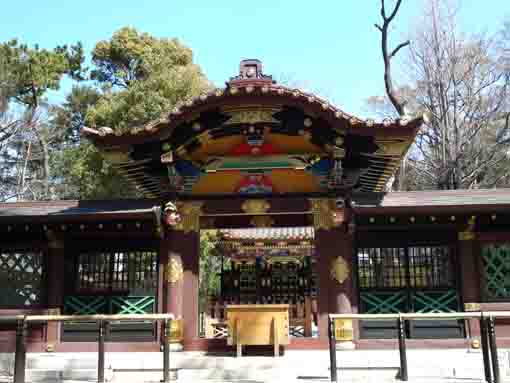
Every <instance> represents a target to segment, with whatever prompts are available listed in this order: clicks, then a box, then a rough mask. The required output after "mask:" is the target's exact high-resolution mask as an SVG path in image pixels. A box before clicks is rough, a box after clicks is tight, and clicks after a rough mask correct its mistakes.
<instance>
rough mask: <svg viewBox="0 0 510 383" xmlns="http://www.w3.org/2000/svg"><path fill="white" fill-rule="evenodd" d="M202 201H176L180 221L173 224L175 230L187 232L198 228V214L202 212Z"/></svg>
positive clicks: (196, 230) (195, 230)
mask: <svg viewBox="0 0 510 383" xmlns="http://www.w3.org/2000/svg"><path fill="white" fill-rule="evenodd" d="M202 205H203V202H178V203H177V212H178V213H179V216H180V221H179V222H178V223H177V224H176V225H175V226H174V229H175V230H180V231H184V232H185V233H189V232H191V231H194V232H198V231H199V230H200V214H201V213H202Z"/></svg>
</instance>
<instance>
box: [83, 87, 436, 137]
mask: <svg viewBox="0 0 510 383" xmlns="http://www.w3.org/2000/svg"><path fill="white" fill-rule="evenodd" d="M235 96H260V97H264V96H272V97H282V98H286V99H289V98H291V99H294V100H295V101H300V102H304V103H306V104H307V105H310V106H315V107H317V106H320V108H321V109H322V111H323V113H330V114H332V115H333V116H334V117H335V118H336V119H342V120H345V121H347V122H348V123H349V125H350V126H351V127H353V128H356V127H357V126H364V127H368V128H383V129H384V128H388V129H391V128H396V127H405V126H407V125H419V124H421V122H423V121H425V119H426V117H425V115H424V114H422V115H418V116H408V117H403V118H396V119H395V118H384V119H382V120H376V119H372V118H360V117H357V116H355V115H353V114H350V113H347V112H345V111H343V110H342V109H341V108H340V107H338V106H336V105H334V104H332V103H330V102H329V101H328V100H325V99H324V98H322V97H320V96H318V95H316V94H314V93H311V92H307V91H304V90H302V89H299V88H291V87H287V86H285V85H281V84H275V83H267V82H258V81H256V80H253V81H250V80H242V81H236V82H230V83H228V84H227V86H226V87H225V88H215V89H213V90H211V91H208V92H204V93H202V94H200V95H198V96H195V97H192V98H190V99H189V100H186V101H184V102H180V103H177V104H176V105H175V107H174V108H173V109H172V110H171V111H170V112H164V113H163V114H162V115H161V117H160V118H158V119H155V120H152V121H150V122H149V123H147V124H145V125H142V126H134V127H132V128H131V129H130V130H129V131H127V132H121V131H115V130H114V129H112V128H110V127H100V128H91V127H84V128H83V133H84V134H86V135H94V136H100V137H105V136H136V135H142V134H154V133H157V132H159V131H160V130H161V129H163V128H165V127H168V125H169V124H172V123H174V122H180V121H181V120H182V116H183V115H185V114H187V113H190V112H192V111H193V110H194V109H195V108H197V107H200V106H204V105H206V104H208V103H209V102H210V101H218V100H221V99H227V98H229V97H235Z"/></svg>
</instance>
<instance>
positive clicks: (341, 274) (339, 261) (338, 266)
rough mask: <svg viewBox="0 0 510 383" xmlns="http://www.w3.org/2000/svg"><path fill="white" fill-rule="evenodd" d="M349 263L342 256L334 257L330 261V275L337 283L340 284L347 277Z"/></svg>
mask: <svg viewBox="0 0 510 383" xmlns="http://www.w3.org/2000/svg"><path fill="white" fill-rule="evenodd" d="M349 272H350V270H349V265H348V264H347V262H346V261H345V259H343V258H342V257H336V258H335V259H334V260H333V261H332V263H331V270H330V276H331V278H332V279H334V280H336V281H337V282H338V283H339V284H342V283H344V282H345V281H346V279H347V278H349Z"/></svg>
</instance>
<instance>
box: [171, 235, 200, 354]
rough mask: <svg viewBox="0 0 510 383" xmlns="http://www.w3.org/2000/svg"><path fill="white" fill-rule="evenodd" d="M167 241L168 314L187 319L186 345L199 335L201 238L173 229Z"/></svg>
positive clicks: (185, 330)
mask: <svg viewBox="0 0 510 383" xmlns="http://www.w3.org/2000/svg"><path fill="white" fill-rule="evenodd" d="M163 242H164V245H162V247H164V248H165V250H164V251H165V252H166V254H167V256H166V260H167V263H166V265H165V269H166V273H165V274H166V280H165V281H164V283H165V286H166V311H167V312H170V313H173V314H174V315H175V318H176V319H182V320H183V329H184V339H183V340H184V344H186V343H189V342H190V341H192V340H193V339H194V338H196V337H197V336H198V272H199V258H200V246H199V235H198V233H197V232H195V231H189V232H184V231H180V230H172V231H170V232H169V234H168V235H167V238H166V239H165V240H164V241H163Z"/></svg>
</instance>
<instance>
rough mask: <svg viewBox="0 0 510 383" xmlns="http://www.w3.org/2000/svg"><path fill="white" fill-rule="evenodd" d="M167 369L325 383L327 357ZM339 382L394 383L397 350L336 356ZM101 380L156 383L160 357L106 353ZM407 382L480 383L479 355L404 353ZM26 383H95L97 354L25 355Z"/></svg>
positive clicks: (194, 362)
mask: <svg viewBox="0 0 510 383" xmlns="http://www.w3.org/2000/svg"><path fill="white" fill-rule="evenodd" d="M498 351H499V352H498V354H499V364H500V369H501V377H502V381H503V382H508V383H510V366H509V353H510V351H509V350H498ZM170 362H171V363H170V364H171V368H172V369H175V370H177V371H178V372H177V375H178V379H177V383H188V382H193V383H195V382H196V383H201V382H203V383H213V382H214V383H215V382H225V383H227V382H232V383H234V382H236V383H273V382H274V383H276V382H295V383H318V382H329V379H328V378H329V354H328V351H326V350H321V351H287V352H286V353H285V355H284V356H283V357H279V358H272V357H264V356H262V357H261V356H258V357H254V356H248V357H242V358H234V357H231V356H229V355H206V354H204V353H199V352H172V353H171V355H170ZM337 364H338V367H339V368H340V370H339V373H338V376H339V382H346V383H350V382H352V383H354V382H374V383H375V382H378V383H379V382H381V383H385V382H388V383H392V382H398V380H397V379H396V376H397V375H398V371H399V355H398V350H350V351H339V352H338V353H337ZM105 366H106V367H107V371H106V373H105V377H107V379H108V380H109V381H111V382H112V383H121V382H122V383H124V382H126V383H131V382H132V383H143V382H159V381H160V379H161V378H162V371H161V368H162V354H161V353H118V352H111V353H108V352H107V353H106V358H105ZM13 367H14V363H13V355H12V354H0V371H5V372H7V373H8V374H4V375H3V376H2V375H1V373H0V383H2V382H9V381H11V382H12V378H11V377H9V376H8V375H9V374H11V376H12V373H13ZM408 371H409V381H410V382H414V383H436V382H437V383H443V382H444V383H478V382H483V379H482V378H483V363H482V355H481V352H480V351H479V350H464V349H451V350H415V349H411V350H408ZM26 375H27V382H34V383H35V382H54V383H56V382H62V383H72V382H81V383H85V382H94V381H95V379H96V378H97V354H96V353H80V354H77V353H41V354H33V353H31V354H28V355H27V371H26Z"/></svg>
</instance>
